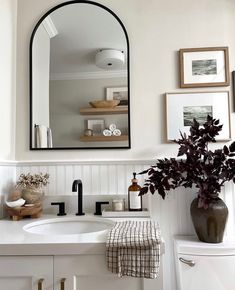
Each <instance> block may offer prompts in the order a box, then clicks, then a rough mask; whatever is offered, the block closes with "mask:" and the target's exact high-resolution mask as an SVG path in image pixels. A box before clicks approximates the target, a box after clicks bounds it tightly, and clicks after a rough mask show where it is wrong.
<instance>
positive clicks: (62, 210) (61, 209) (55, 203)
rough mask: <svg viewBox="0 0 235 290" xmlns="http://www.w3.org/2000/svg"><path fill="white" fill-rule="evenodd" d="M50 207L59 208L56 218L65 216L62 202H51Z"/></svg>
mask: <svg viewBox="0 0 235 290" xmlns="http://www.w3.org/2000/svg"><path fill="white" fill-rule="evenodd" d="M51 205H58V206H59V212H58V213H57V215H58V216H63V215H66V213H65V203H64V202H52V203H51Z"/></svg>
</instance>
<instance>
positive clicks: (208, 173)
mask: <svg viewBox="0 0 235 290" xmlns="http://www.w3.org/2000/svg"><path fill="white" fill-rule="evenodd" d="M222 126H223V125H220V124H219V120H216V119H213V118H212V117H210V116H207V121H206V122H205V123H204V124H203V125H202V126H200V124H199V123H198V122H197V121H196V120H195V119H194V120H193V124H192V126H191V127H190V134H189V135H188V136H187V135H186V134H185V133H184V134H183V133H181V138H180V139H178V140H175V141H174V142H175V143H177V144H179V146H180V147H179V150H178V157H180V156H185V159H175V158H170V159H168V158H165V159H158V160H157V163H156V165H154V166H151V167H150V168H149V169H147V170H144V171H143V172H140V173H139V174H148V177H147V178H146V180H145V183H144V186H143V187H142V189H141V191H140V195H144V194H146V193H148V191H150V192H151V193H152V194H154V193H155V191H157V192H158V194H159V195H160V196H161V197H162V198H163V199H165V196H166V194H167V192H168V191H169V190H171V189H175V188H177V187H179V186H183V187H185V188H191V187H192V186H193V185H194V186H195V187H196V188H198V206H199V207H204V208H207V207H208V203H209V202H210V200H211V199H215V198H218V195H219V193H220V191H221V187H222V186H223V185H224V183H225V182H227V181H229V180H232V181H233V182H234V183H235V159H233V157H234V156H235V142H233V143H232V144H231V145H230V146H226V145H225V146H224V147H223V148H222V149H216V150H215V151H211V150H209V149H208V143H209V142H216V140H215V137H216V136H218V135H219V132H220V131H221V130H222Z"/></svg>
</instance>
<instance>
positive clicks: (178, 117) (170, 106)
mask: <svg viewBox="0 0 235 290" xmlns="http://www.w3.org/2000/svg"><path fill="white" fill-rule="evenodd" d="M166 109H167V139H168V140H169V141H170V140H175V139H178V138H180V132H182V133H186V134H188V133H189V128H190V126H191V125H192V121H193V119H194V118H195V119H196V120H197V121H198V122H199V124H201V125H202V124H203V123H205V121H206V118H207V115H210V116H211V117H213V118H214V119H219V120H220V123H221V124H223V128H222V131H221V132H220V134H219V136H218V137H217V138H216V140H220V141H222V140H230V138H231V136H230V111H229V93H228V92H227V91H226V92H223V91H221V92H193V93H167V94H166Z"/></svg>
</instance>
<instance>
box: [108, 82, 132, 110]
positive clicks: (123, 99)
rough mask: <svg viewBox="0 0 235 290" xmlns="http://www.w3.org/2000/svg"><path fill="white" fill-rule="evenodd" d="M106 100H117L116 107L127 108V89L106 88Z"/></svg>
mask: <svg viewBox="0 0 235 290" xmlns="http://www.w3.org/2000/svg"><path fill="white" fill-rule="evenodd" d="M106 100H119V101H120V103H119V104H118V106H128V88H127V87H115V88H106Z"/></svg>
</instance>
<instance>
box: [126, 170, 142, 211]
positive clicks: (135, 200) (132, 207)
mask: <svg viewBox="0 0 235 290" xmlns="http://www.w3.org/2000/svg"><path fill="white" fill-rule="evenodd" d="M131 181H132V184H131V185H130V186H129V188H128V208H129V211H142V196H140V195H139V193H140V189H141V187H140V186H139V185H138V180H137V179H136V173H135V172H134V173H133V179H132V180H131Z"/></svg>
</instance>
